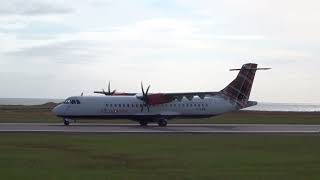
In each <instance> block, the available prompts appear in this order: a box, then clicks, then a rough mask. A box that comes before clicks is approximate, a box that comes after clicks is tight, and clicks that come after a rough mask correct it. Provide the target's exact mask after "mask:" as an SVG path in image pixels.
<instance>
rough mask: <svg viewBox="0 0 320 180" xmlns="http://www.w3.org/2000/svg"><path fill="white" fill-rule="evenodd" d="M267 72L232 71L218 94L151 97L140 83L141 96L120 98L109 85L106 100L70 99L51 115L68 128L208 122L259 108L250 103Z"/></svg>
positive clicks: (253, 69) (247, 67) (247, 68)
mask: <svg viewBox="0 0 320 180" xmlns="http://www.w3.org/2000/svg"><path fill="white" fill-rule="evenodd" d="M268 69H270V68H258V65H257V64H254V63H248V64H244V65H243V66H242V68H241V69H230V70H231V71H240V72H239V74H238V75H237V77H236V78H235V79H234V80H233V81H232V82H231V83H230V84H229V85H228V86H226V87H225V88H224V89H222V90H221V91H217V92H186V93H149V89H150V86H148V87H147V89H146V90H144V87H143V85H142V83H141V90H142V93H141V94H139V93H126V94H124V95H121V94H116V91H112V92H111V91H110V84H109V85H108V92H105V91H104V90H103V91H102V92H100V94H104V95H105V96H73V97H69V98H67V99H66V100H65V101H64V102H63V103H62V104H60V105H58V106H56V107H55V108H54V109H53V110H52V111H53V113H54V114H55V115H56V116H58V117H61V118H63V121H64V124H65V125H69V123H70V121H71V120H75V119H79V118H86V119H92V118H99V119H130V120H133V121H137V122H139V123H140V125H141V126H147V125H148V123H151V122H156V123H158V125H159V126H161V127H163V126H167V121H168V120H171V119H174V118H208V117H212V116H217V115H221V114H223V113H227V112H231V111H237V110H240V109H243V108H246V107H250V106H254V105H256V104H257V102H256V101H249V96H250V92H251V88H252V84H253V80H254V77H255V73H256V71H257V70H268ZM96 93H97V92H96ZM98 93H99V92H98Z"/></svg>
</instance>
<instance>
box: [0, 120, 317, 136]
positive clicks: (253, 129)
mask: <svg viewBox="0 0 320 180" xmlns="http://www.w3.org/2000/svg"><path fill="white" fill-rule="evenodd" d="M0 132H66V133H68V132H70V133H231V134H239V133H257V134H320V125H292V124H168V126H167V127H158V126H157V125H156V124H150V125H148V126H147V127H141V126H140V125H138V124H96V123H79V124H77V123H72V124H70V125H69V126H64V125H62V124H58V123H0Z"/></svg>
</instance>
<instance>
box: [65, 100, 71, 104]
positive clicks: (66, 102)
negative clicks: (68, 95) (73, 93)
mask: <svg viewBox="0 0 320 180" xmlns="http://www.w3.org/2000/svg"><path fill="white" fill-rule="evenodd" d="M70 102H71V101H70V99H67V100H65V101H64V102H63V104H70Z"/></svg>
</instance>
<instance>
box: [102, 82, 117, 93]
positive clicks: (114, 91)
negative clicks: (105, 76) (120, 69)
mask: <svg viewBox="0 0 320 180" xmlns="http://www.w3.org/2000/svg"><path fill="white" fill-rule="evenodd" d="M102 93H103V94H104V95H106V96H111V95H114V93H116V90H113V91H111V89H110V81H109V83H108V92H106V91H105V90H104V89H102Z"/></svg>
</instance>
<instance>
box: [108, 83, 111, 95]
mask: <svg viewBox="0 0 320 180" xmlns="http://www.w3.org/2000/svg"><path fill="white" fill-rule="evenodd" d="M110 92H111V90H110V81H109V83H108V93H109V94H110Z"/></svg>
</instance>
